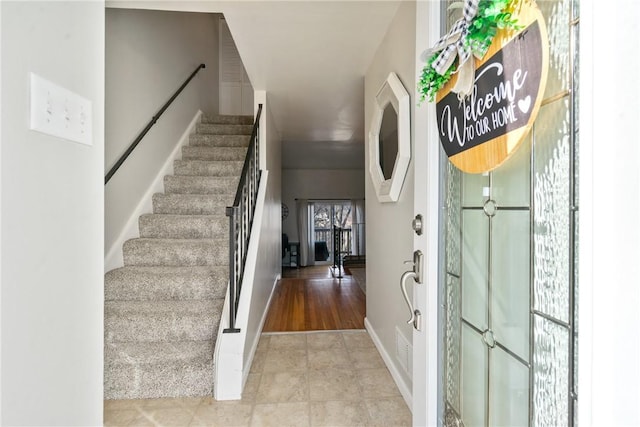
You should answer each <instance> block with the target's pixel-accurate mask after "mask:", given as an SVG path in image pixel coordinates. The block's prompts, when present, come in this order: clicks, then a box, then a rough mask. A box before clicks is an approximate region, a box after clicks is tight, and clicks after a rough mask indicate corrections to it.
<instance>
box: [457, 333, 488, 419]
mask: <svg viewBox="0 0 640 427" xmlns="http://www.w3.org/2000/svg"><path fill="white" fill-rule="evenodd" d="M486 394H487V347H486V346H485V345H484V343H483V342H482V337H481V336H480V334H478V333H477V332H475V331H474V330H473V329H471V328H470V327H469V326H467V325H464V324H463V325H462V422H463V423H464V425H465V426H468V427H471V426H483V425H485V419H486V418H485V416H486V410H487V396H486Z"/></svg>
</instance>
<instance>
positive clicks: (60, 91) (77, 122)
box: [29, 73, 93, 145]
mask: <svg viewBox="0 0 640 427" xmlns="http://www.w3.org/2000/svg"><path fill="white" fill-rule="evenodd" d="M29 128H30V129H31V130H35V131H38V132H42V133H45V134H47V135H51V136H56V137H58V138H64V139H68V140H70V141H75V142H80V143H82V144H87V145H93V142H92V139H91V138H92V132H91V101H89V100H88V99H86V98H83V97H82V96H80V95H78V94H76V93H73V92H71V91H70V90H68V89H65V88H63V87H61V86H58V85H56V84H55V83H52V82H50V81H48V80H46V79H43V78H42V77H40V76H38V75H36V74H34V73H31V115H30V122H29Z"/></svg>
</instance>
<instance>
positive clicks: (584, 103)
mask: <svg viewBox="0 0 640 427" xmlns="http://www.w3.org/2000/svg"><path fill="white" fill-rule="evenodd" d="M585 3H586V2H585ZM585 3H583V4H582V6H581V7H580V13H581V16H580V118H579V122H580V134H579V138H580V143H579V145H580V175H579V176H580V186H579V189H580V211H579V214H580V217H579V223H580V235H579V245H580V253H579V256H578V259H579V268H580V271H579V282H580V283H579V301H580V303H579V307H580V311H579V315H578V319H579V324H578V327H579V345H578V351H579V354H578V370H579V371H578V372H579V384H578V386H579V387H578V390H579V396H578V399H579V400H578V405H579V422H580V424H581V425H592V426H603V425H612V426H613V425H615V426H638V425H640V363H639V361H640V333H638V330H639V328H640V310H639V308H640V287H639V286H638V282H639V280H638V277H640V264H639V263H638V260H640V225H639V224H638V213H639V212H640V168H639V166H640V148H639V147H638V123H640V85H638V82H637V79H636V77H635V76H630V75H629V73H628V72H627V71H624V70H633V69H638V66H640V61H639V59H638V55H631V56H630V57H629V55H627V54H626V53H627V52H638V50H639V49H640V39H639V38H638V37H633V36H630V34H633V33H634V32H635V31H633V30H629V29H630V28H635V26H637V22H638V21H639V20H640V4H639V3H638V2H636V1H634V0H624V1H621V2H618V3H616V7H611V6H610V5H609V6H607V5H606V4H604V3H602V2H589V3H586V4H585ZM603 35H606V36H605V37H607V40H608V45H610V46H611V48H610V49H605V50H604V51H603V50H602V49H601V48H600V46H601V43H602V41H601V40H602V37H603ZM611 70H620V73H619V74H618V75H615V76H612V74H611ZM632 74H633V73H632ZM604 201H606V202H604Z"/></svg>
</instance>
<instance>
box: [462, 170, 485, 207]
mask: <svg viewBox="0 0 640 427" xmlns="http://www.w3.org/2000/svg"><path fill="white" fill-rule="evenodd" d="M461 175H462V206H465V207H482V205H484V202H485V200H487V197H486V196H485V195H484V194H485V193H484V192H485V191H487V190H485V188H488V187H489V174H486V175H485V174H474V175H472V174H468V173H463V174H461Z"/></svg>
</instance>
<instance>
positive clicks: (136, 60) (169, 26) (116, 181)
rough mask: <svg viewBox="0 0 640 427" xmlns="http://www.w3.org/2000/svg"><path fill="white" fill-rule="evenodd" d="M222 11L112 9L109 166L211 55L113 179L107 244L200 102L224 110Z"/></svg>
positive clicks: (107, 127)
mask: <svg viewBox="0 0 640 427" xmlns="http://www.w3.org/2000/svg"><path fill="white" fill-rule="evenodd" d="M218 19H219V15H217V14H205V13H185V12H165V11H149V10H129V9H107V11H106V105H105V160H104V173H105V174H106V172H107V171H108V170H109V169H110V168H111V166H113V164H115V162H116V160H117V159H118V158H119V157H120V155H121V154H122V153H124V151H125V150H126V149H127V147H128V146H129V144H131V142H133V140H134V139H135V137H136V136H137V135H138V133H139V132H140V131H141V130H142V129H143V128H144V127H145V126H146V124H147V122H148V121H149V120H151V118H152V117H153V116H154V114H156V112H157V111H158V110H159V109H160V108H161V107H162V105H164V103H165V102H166V101H167V100H168V99H169V98H170V97H171V96H172V95H173V93H174V92H175V91H176V90H177V89H178V88H179V87H180V85H181V84H182V83H183V82H184V80H185V79H186V78H187V77H189V75H190V74H191V73H192V72H193V70H195V68H196V67H197V66H198V65H199V64H201V63H204V64H205V65H206V68H205V69H202V70H200V72H199V73H198V74H197V75H196V77H195V78H194V79H193V80H192V81H191V83H189V85H188V86H187V87H186V88H185V89H184V91H183V92H182V93H181V94H180V96H178V98H176V100H175V101H174V102H173V104H172V105H171V106H170V107H169V108H168V109H167V110H166V111H165V113H164V114H163V116H162V117H161V118H160V120H159V121H158V122H157V123H156V125H155V126H154V127H153V128H152V129H151V130H150V131H149V133H148V134H147V135H146V137H145V138H144V139H143V140H142V142H141V143H140V145H138V147H137V148H136V150H135V151H134V152H133V154H132V155H131V156H130V157H129V158H128V159H127V161H126V162H125V163H124V165H123V166H122V167H121V168H120V169H119V170H118V172H117V173H116V174H115V175H114V176H113V178H112V179H111V181H109V183H108V184H107V185H106V187H105V204H106V212H105V252H107V253H108V252H109V250H110V249H111V247H112V246H113V244H114V242H116V239H117V237H118V236H119V234H120V233H121V232H122V231H123V228H124V227H125V225H126V223H127V221H128V220H129V218H130V217H131V214H132V212H133V210H134V209H135V207H136V206H137V205H138V203H139V202H140V200H141V198H142V196H143V195H144V193H145V192H146V190H147V189H148V188H149V186H150V184H151V182H152V181H153V179H154V178H155V176H156V175H157V173H158V172H159V171H160V169H161V168H162V165H163V164H164V163H165V160H166V159H167V157H168V156H169V155H170V153H171V151H172V150H173V148H174V147H175V145H176V144H177V142H178V140H179V139H180V136H181V135H182V132H184V130H185V129H186V128H187V127H188V125H189V122H190V121H191V119H192V118H193V116H194V115H195V114H196V112H197V111H198V110H199V109H200V110H202V111H203V112H204V113H205V114H214V113H217V111H218Z"/></svg>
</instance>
